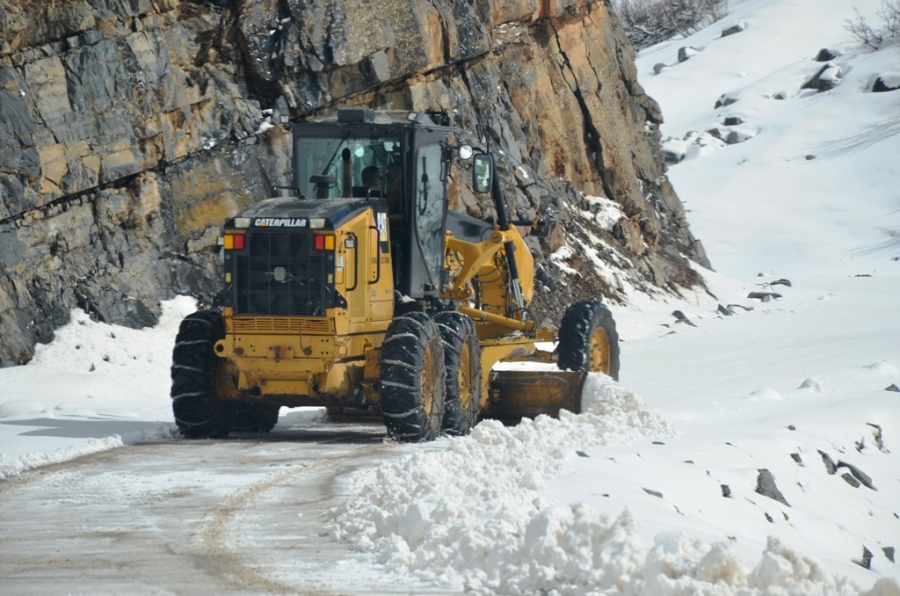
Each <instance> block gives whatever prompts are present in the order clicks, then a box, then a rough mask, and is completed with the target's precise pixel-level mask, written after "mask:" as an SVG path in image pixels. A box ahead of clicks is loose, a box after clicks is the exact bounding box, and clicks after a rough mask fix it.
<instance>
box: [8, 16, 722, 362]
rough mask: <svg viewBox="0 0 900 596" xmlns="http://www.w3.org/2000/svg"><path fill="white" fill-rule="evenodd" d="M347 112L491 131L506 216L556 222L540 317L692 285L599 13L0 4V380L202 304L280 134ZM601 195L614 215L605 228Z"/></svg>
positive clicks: (613, 29) (649, 108) (632, 98)
mask: <svg viewBox="0 0 900 596" xmlns="http://www.w3.org/2000/svg"><path fill="white" fill-rule="evenodd" d="M345 105H368V106H371V107H375V108H391V109H411V110H425V109H437V110H445V111H448V112H450V113H451V115H452V117H453V121H454V124H456V125H458V126H460V127H463V128H466V129H468V130H472V131H476V130H477V131H482V134H484V135H485V136H487V137H490V139H491V140H490V142H491V144H492V145H493V147H494V148H495V149H498V150H499V151H501V152H502V161H501V164H500V165H501V170H502V172H501V173H502V174H503V180H504V187H505V190H506V193H507V196H508V199H509V204H510V207H511V209H512V212H513V213H514V214H515V215H518V216H519V217H527V218H530V217H533V216H535V215H539V214H540V215H547V214H550V215H553V216H554V217H556V218H557V219H558V220H559V222H560V223H559V224H558V225H557V226H555V228H554V233H553V234H552V235H551V237H550V238H549V239H546V240H542V241H540V242H539V241H537V240H533V241H530V242H531V246H532V248H533V250H534V252H535V253H536V255H537V257H538V262H539V264H540V268H541V269H540V272H539V280H540V282H541V283H540V284H539V287H541V288H543V289H544V291H543V292H538V297H537V299H536V301H535V305H534V308H535V311H536V312H537V313H538V315H540V316H541V317H544V318H550V319H552V318H558V316H559V314H561V312H560V308H561V307H560V305H561V304H567V303H569V302H571V301H572V300H575V299H577V298H580V297H584V296H587V295H598V294H603V295H606V296H608V297H610V298H613V299H615V298H616V297H620V296H621V290H622V287H623V283H625V284H627V285H631V286H635V287H645V288H662V289H664V290H667V291H677V288H679V287H690V286H692V285H694V284H698V283H702V280H700V279H699V278H698V277H697V276H696V274H694V273H693V272H692V271H691V270H690V268H689V267H688V266H687V262H686V258H689V259H693V260H695V261H697V262H699V263H701V264H708V263H706V257H705V255H704V254H703V252H702V247H701V246H700V245H699V243H698V242H697V241H696V240H695V239H694V238H693V237H692V236H691V234H690V231H689V229H688V226H687V223H686V222H685V219H684V213H683V208H682V205H681V202H680V201H679V199H678V197H677V196H676V194H675V192H674V190H673V189H672V188H671V186H670V185H669V184H668V183H667V181H666V179H665V173H664V166H663V165H662V160H661V158H660V155H659V152H658V149H657V144H658V136H657V132H656V126H657V125H658V124H659V122H660V121H661V115H660V113H659V109H658V107H657V105H656V103H655V102H654V101H653V100H652V99H650V98H649V97H647V96H646V95H645V94H644V92H643V90H642V89H641V87H640V85H639V84H638V83H637V80H636V73H635V69H634V64H633V54H632V51H631V49H630V46H629V45H628V44H627V42H626V40H625V37H624V34H623V32H622V29H621V28H620V26H619V24H618V22H617V20H616V19H615V17H614V16H613V15H611V14H610V12H609V7H608V5H607V3H606V2H601V1H593V2H592V1H589V0H532V1H528V0H518V1H512V2H507V1H502V2H501V1H500V0H475V1H474V2H457V1H455V0H425V1H420V0H383V1H381V2H367V1H363V0H334V1H330V2H316V1H300V0H261V1H250V0H246V1H241V0H206V1H203V0H194V1H188V0H68V1H66V2H38V1H36V0H2V1H0V197H2V201H0V365H10V364H15V363H22V362H25V361H27V360H28V359H29V358H30V357H31V354H32V350H33V346H34V344H35V342H37V341H48V340H49V339H50V338H51V337H52V332H53V329H54V328H56V327H58V326H59V325H60V324H63V323H65V322H66V321H67V320H68V316H69V310H70V309H71V308H73V307H75V306H80V307H82V308H84V309H85V310H87V311H89V312H91V313H93V314H94V315H95V316H96V317H98V318H100V319H102V320H104V321H107V322H111V323H119V324H125V325H130V326H142V325H148V324H153V323H154V322H155V320H156V316H157V314H158V312H159V305H158V302H159V301H160V300H162V299H166V298H170V297H172V296H173V295H176V294H191V295H194V296H197V297H198V298H200V299H201V301H204V300H208V299H209V298H210V297H211V296H212V295H213V294H214V293H215V291H216V276H215V272H216V265H217V253H216V246H215V241H216V237H217V236H218V230H219V227H220V226H221V224H222V223H223V222H224V220H225V219H226V218H227V217H229V216H232V215H234V214H235V213H236V212H238V211H239V210H241V209H242V208H244V207H246V206H247V205H249V204H251V203H253V202H254V201H258V200H261V199H263V198H266V197H267V196H269V195H270V194H271V190H270V189H271V187H272V185H276V184H285V183H287V182H288V181H289V180H290V155H289V152H290V132H289V127H288V123H289V120H290V119H292V118H303V117H311V116H315V115H317V114H320V113H323V112H326V111H329V110H332V109H334V108H336V107H340V106H345ZM582 193H585V194H586V195H590V196H589V197H585V196H584V195H583V194H582ZM595 196H601V197H606V198H608V199H610V200H612V201H615V202H616V203H617V204H618V205H619V206H620V208H621V216H620V217H617V218H616V221H615V222H614V223H613V224H612V225H603V224H602V223H601V222H599V221H598V220H599V219H602V218H594V217H592V215H593V214H592V210H593V209H596V204H597V201H596V200H593V199H591V197H595ZM457 207H458V208H460V209H465V210H468V211H469V212H470V213H472V214H473V215H483V214H486V213H487V212H488V211H490V207H489V206H486V205H481V204H477V203H475V202H471V201H469V202H467V203H466V204H463V205H457ZM567 242H568V244H569V246H570V248H572V249H573V250H572V251H571V256H569V257H567V259H566V260H564V262H561V261H559V260H551V259H548V258H547V256H548V255H549V254H550V252H552V251H554V250H556V249H558V248H559V247H560V246H562V245H564V244H566V243H567ZM594 261H600V262H608V263H609V264H610V267H611V268H612V269H611V270H615V271H616V273H615V275H609V276H604V275H601V274H598V273H596V271H595V270H596V268H595V266H594V264H593V262H594ZM566 272H567V273H566ZM576 279H577V283H572V282H573V281H575V280H576ZM623 279H624V280H625V281H624V282H623ZM549 288H553V289H554V290H556V291H553V292H550V291H547V290H548V289H549ZM551 297H552V298H551Z"/></svg>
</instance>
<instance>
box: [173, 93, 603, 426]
mask: <svg viewBox="0 0 900 596" xmlns="http://www.w3.org/2000/svg"><path fill="white" fill-rule="evenodd" d="M462 138H464V133H463V131H461V130H459V129H456V128H454V127H451V126H450V123H449V117H448V116H447V115H446V114H444V113H437V112H428V113H417V112H405V111H374V110H371V109H368V108H345V109H340V110H337V112H336V113H335V114H332V115H331V116H327V117H323V118H320V119H316V120H312V121H306V122H296V123H294V124H293V161H292V168H293V180H292V184H291V186H290V187H289V190H290V196H281V197H276V198H271V199H268V200H265V201H262V202H259V203H257V204H254V205H252V206H250V207H249V208H248V209H247V210H246V211H244V212H243V213H240V214H239V215H237V216H235V217H233V218H231V219H229V220H228V221H227V222H226V223H225V226H224V230H223V233H222V236H221V237H220V239H219V244H220V246H221V256H222V265H223V266H222V279H221V288H222V290H221V292H220V294H219V297H218V298H217V300H216V303H215V304H214V307H213V309H211V310H203V311H200V312H196V313H193V314H191V315H189V316H187V317H186V318H185V319H184V320H183V321H182V323H181V326H180V328H179V332H178V335H177V338H176V343H175V347H174V351H173V364H172V369H171V372H172V391H171V397H172V400H173V402H172V403H173V410H174V415H175V420H176V423H177V425H178V428H179V430H180V432H181V433H182V435H184V436H185V437H188V438H223V437H226V436H227V435H228V434H229V433H230V432H268V431H270V430H271V429H272V428H273V427H274V426H275V424H276V422H277V420H278V413H279V408H280V407H282V406H287V407H297V406H324V407H326V408H328V412H329V413H332V414H335V415H339V414H346V413H353V412H359V413H360V414H368V415H369V416H372V415H374V416H379V417H380V418H381V419H382V420H383V422H384V425H385V427H386V429H387V434H388V435H389V436H390V437H391V438H393V439H395V440H397V441H402V442H417V441H428V440H432V439H434V438H435V437H437V436H439V435H442V434H448V435H465V434H467V433H469V432H470V430H471V429H472V427H473V426H474V425H475V424H476V422H477V421H478V420H479V419H480V418H481V417H493V418H500V419H502V420H505V421H515V420H517V419H521V418H522V417H523V416H527V417H533V416H536V415H538V414H549V415H558V413H559V411H560V409H562V408H565V409H567V410H570V411H573V412H579V411H580V408H581V403H580V399H581V389H582V385H583V382H584V378H585V376H586V374H587V372H588V371H599V372H603V373H606V374H607V375H609V376H611V377H613V378H617V377H618V372H619V346H618V335H617V332H616V328H615V323H614V321H613V318H612V315H611V314H610V311H609V310H608V309H607V308H606V307H605V306H604V305H603V304H601V302H600V301H599V300H597V299H590V300H585V301H582V302H579V303H576V304H574V305H572V306H570V307H569V308H568V309H567V311H566V313H565V316H564V317H563V318H562V321H561V325H560V327H559V329H558V330H557V329H553V328H547V327H538V326H537V324H536V321H535V320H534V317H533V316H532V315H531V313H530V311H529V305H530V303H531V300H532V296H533V293H534V277H535V269H534V260H533V257H532V255H531V253H530V252H529V250H528V248H527V247H526V245H525V242H524V240H523V236H522V234H521V233H520V232H519V230H518V228H519V227H523V228H527V229H529V230H530V233H532V234H540V233H541V232H542V231H544V229H545V228H546V225H545V222H544V221H543V220H541V219H537V220H534V221H517V220H510V218H509V216H508V214H507V208H506V205H505V202H504V200H503V196H502V191H501V184H500V180H499V177H498V175H497V171H496V167H495V162H494V159H493V156H492V154H491V152H490V151H484V150H481V149H476V148H474V147H473V145H470V144H465V143H462V142H460V139H462ZM460 172H465V175H464V176H463V175H461V174H460ZM469 172H471V174H469ZM460 189H466V190H467V191H469V192H471V193H473V194H474V195H478V194H485V195H486V194H488V193H490V196H491V198H492V202H493V207H494V211H495V212H496V215H495V217H492V218H490V219H486V220H481V219H478V218H475V217H471V216H469V215H465V214H463V213H460V212H457V211H455V210H451V209H449V205H450V204H451V203H452V202H457V203H458V201H456V199H458V197H457V196H452V195H454V194H455V193H459V192H461V190H460ZM282 194H284V193H283V192H282ZM554 345H556V347H555V348H554ZM529 362H530V363H536V364H537V365H528V364H523V363H529ZM498 364H499V365H500V366H497V365H498Z"/></svg>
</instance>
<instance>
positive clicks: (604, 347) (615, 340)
mask: <svg viewBox="0 0 900 596" xmlns="http://www.w3.org/2000/svg"><path fill="white" fill-rule="evenodd" d="M558 366H559V368H560V369H562V370H574V371H588V372H602V373H605V374H607V375H609V376H610V377H612V378H613V379H615V380H617V381H618V380H619V334H618V332H616V322H615V321H614V320H613V316H612V313H611V312H610V311H609V309H608V308H606V307H605V306H603V304H602V303H601V302H600V301H599V300H597V299H596V298H591V299H589V300H583V301H581V302H578V303H576V304H573V305H572V306H570V307H569V308H568V309H567V310H566V314H565V316H564V317H563V319H562V324H561V325H560V328H559V359H558Z"/></svg>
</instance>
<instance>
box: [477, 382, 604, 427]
mask: <svg viewBox="0 0 900 596" xmlns="http://www.w3.org/2000/svg"><path fill="white" fill-rule="evenodd" d="M585 378H587V373H586V372H569V371H560V370H553V371H550V370H535V371H530V370H528V371H526V370H501V371H494V372H493V373H491V386H490V399H489V401H488V404H487V407H486V408H485V411H484V417H485V418H494V419H498V420H501V421H503V422H504V423H509V424H515V423H517V422H519V421H520V420H521V419H522V418H534V417H535V416H538V415H540V414H547V415H548V416H553V417H558V416H559V411H560V410H569V411H570V412H574V413H576V414H577V413H580V412H581V390H582V388H583V387H584V380H585Z"/></svg>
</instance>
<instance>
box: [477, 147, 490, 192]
mask: <svg viewBox="0 0 900 596" xmlns="http://www.w3.org/2000/svg"><path fill="white" fill-rule="evenodd" d="M493 179H494V160H493V158H492V157H491V156H490V155H489V154H487V153H479V154H478V155H476V156H475V157H474V159H473V161H472V188H473V189H474V190H475V192H476V193H484V192H490V190H491V183H492V182H493Z"/></svg>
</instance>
